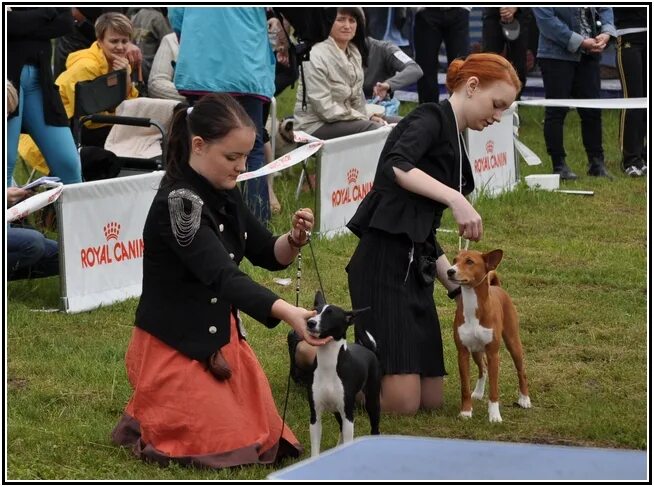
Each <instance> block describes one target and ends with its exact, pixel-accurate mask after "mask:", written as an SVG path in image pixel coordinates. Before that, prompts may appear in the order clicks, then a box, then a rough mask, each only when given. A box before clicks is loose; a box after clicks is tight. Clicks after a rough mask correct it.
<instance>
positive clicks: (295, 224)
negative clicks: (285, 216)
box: [291, 208, 314, 245]
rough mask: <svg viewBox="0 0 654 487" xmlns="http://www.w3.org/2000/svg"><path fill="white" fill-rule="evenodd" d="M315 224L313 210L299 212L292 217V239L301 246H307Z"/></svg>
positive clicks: (302, 209) (300, 210)
mask: <svg viewBox="0 0 654 487" xmlns="http://www.w3.org/2000/svg"><path fill="white" fill-rule="evenodd" d="M313 223H314V218H313V212H312V211H311V208H301V209H299V210H297V211H296V212H295V213H293V216H292V217H291V238H292V239H293V240H294V241H295V242H296V243H297V244H299V245H304V244H306V243H307V241H308V240H309V234H310V233H311V230H312V229H313Z"/></svg>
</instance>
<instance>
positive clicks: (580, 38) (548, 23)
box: [532, 7, 616, 179]
mask: <svg viewBox="0 0 654 487" xmlns="http://www.w3.org/2000/svg"><path fill="white" fill-rule="evenodd" d="M532 12H533V14H534V17H535V18H536V23H537V25H538V30H539V31H540V35H539V38H538V54H537V56H538V62H539V64H540V67H541V71H542V74H543V86H544V88H545V97H546V98H559V99H561V98H564V99H565V98H591V99H592V98H599V97H600V55H601V53H602V52H603V51H604V49H606V46H607V45H608V43H609V42H610V41H611V39H613V38H615V36H616V30H615V26H614V25H613V10H612V9H611V8H610V7H543V8H533V9H532ZM577 112H578V113H579V116H580V117H581V137H582V140H583V144H584V148H585V149H586V154H587V156H588V175H589V176H603V177H610V175H609V172H608V171H607V169H606V166H605V164H604V149H603V148H602V112H601V110H599V109H591V108H578V109H577ZM567 113H568V108H567V107H563V108H559V107H546V108H545V130H544V135H545V145H546V146H547V153H548V154H549V155H550V157H551V158H552V172H554V173H556V174H560V176H561V179H576V178H577V175H576V174H575V173H574V172H573V171H572V170H571V169H570V168H569V167H568V165H567V163H566V160H565V157H566V153H565V149H564V147H563V123H564V121H565V116H566V114H567Z"/></svg>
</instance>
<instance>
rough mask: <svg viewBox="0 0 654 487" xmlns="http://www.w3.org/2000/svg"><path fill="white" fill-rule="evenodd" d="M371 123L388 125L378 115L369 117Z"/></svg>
mask: <svg viewBox="0 0 654 487" xmlns="http://www.w3.org/2000/svg"><path fill="white" fill-rule="evenodd" d="M370 121H371V122H375V123H378V124H380V125H388V122H386V120H384V119H383V118H382V117H381V116H380V115H373V116H371V117H370Z"/></svg>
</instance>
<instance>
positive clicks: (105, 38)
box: [56, 12, 139, 147]
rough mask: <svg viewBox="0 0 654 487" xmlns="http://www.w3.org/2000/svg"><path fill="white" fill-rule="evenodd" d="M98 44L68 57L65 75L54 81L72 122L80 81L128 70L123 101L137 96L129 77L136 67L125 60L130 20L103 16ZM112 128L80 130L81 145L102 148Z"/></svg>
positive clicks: (98, 22) (109, 14)
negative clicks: (76, 90) (76, 86)
mask: <svg viewBox="0 0 654 487" xmlns="http://www.w3.org/2000/svg"><path fill="white" fill-rule="evenodd" d="M95 34H96V37H97V40H96V41H95V42H94V43H93V44H92V45H91V47H89V48H88V49H82V50H81V51H75V52H74V53H72V54H71V55H70V56H68V61H67V62H66V71H64V72H63V73H61V74H60V75H59V77H58V78H57V80H56V83H57V85H58V86H59V92H60V93H61V99H62V100H63V102H64V106H65V107H66V115H67V116H68V118H72V117H73V115H74V113H75V85H76V84H77V83H79V82H80V81H87V80H93V79H95V78H97V77H98V76H102V75H105V74H107V73H109V72H111V71H118V70H121V69H126V70H127V83H126V86H125V95H126V96H125V97H126V98H136V97H137V96H138V95H139V93H138V90H137V89H136V87H134V86H133V84H132V81H131V77H130V74H131V72H132V70H133V69H135V68H137V66H133V65H132V64H130V61H129V59H128V58H127V56H126V55H127V46H128V44H129V43H130V38H131V36H132V24H131V22H130V21H129V19H128V18H127V17H126V16H125V15H123V14H120V13H117V12H107V13H104V14H102V15H101V16H100V17H99V18H98V20H96V22H95ZM110 130H111V125H105V124H90V123H89V124H88V125H85V126H83V127H82V131H81V143H82V145H89V146H96V147H104V142H105V140H106V139H107V136H108V135H109V131H110Z"/></svg>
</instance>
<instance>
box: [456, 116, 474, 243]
mask: <svg viewBox="0 0 654 487" xmlns="http://www.w3.org/2000/svg"><path fill="white" fill-rule="evenodd" d="M452 111H454V110H452ZM454 123H455V124H456V134H457V138H456V139H457V142H458V143H459V193H461V194H463V153H462V152H461V145H463V150H464V151H465V153H466V157H467V158H468V160H470V156H469V155H468V148H467V147H466V144H465V142H464V141H463V140H462V139H463V134H462V133H461V132H459V121H458V120H457V119H456V113H455V114H454ZM463 240H464V238H463V237H462V236H461V235H459V250H461V249H463V248H465V250H468V245H469V244H470V240H468V239H467V238H466V239H465V241H466V243H465V247H464V246H463Z"/></svg>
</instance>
